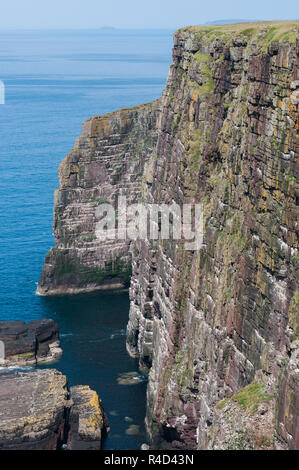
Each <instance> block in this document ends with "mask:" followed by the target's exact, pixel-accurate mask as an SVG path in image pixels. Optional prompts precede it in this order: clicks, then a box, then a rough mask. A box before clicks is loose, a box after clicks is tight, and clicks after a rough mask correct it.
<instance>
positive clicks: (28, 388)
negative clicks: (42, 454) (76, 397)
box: [0, 369, 68, 450]
mask: <svg viewBox="0 0 299 470" xmlns="http://www.w3.org/2000/svg"><path fill="white" fill-rule="evenodd" d="M67 403H68V390H67V380H66V377H65V376H63V375H62V374H61V373H60V372H57V371H55V370H50V369H48V370H35V371H30V372H18V373H8V374H1V376H0V449H2V450H3V449H4V450H10V449H14V450H19V449H27V450H35V449H38V450H54V449H57V448H59V447H60V446H61V445H62V443H63V439H64V429H65V411H66V406H67Z"/></svg>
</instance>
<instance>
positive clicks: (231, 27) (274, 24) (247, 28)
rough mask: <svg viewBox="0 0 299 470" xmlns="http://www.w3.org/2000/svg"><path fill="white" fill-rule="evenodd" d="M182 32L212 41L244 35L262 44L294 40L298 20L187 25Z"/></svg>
mask: <svg viewBox="0 0 299 470" xmlns="http://www.w3.org/2000/svg"><path fill="white" fill-rule="evenodd" d="M179 31H182V32H191V33H195V37H196V39H198V40H207V41H212V40H214V39H216V38H218V37H219V38H222V39H229V38H230V37H233V36H234V37H236V36H240V37H244V38H247V39H252V40H256V41H258V42H260V43H262V44H268V43H270V42H273V41H274V42H295V41H296V39H298V38H299V21H265V22H256V23H236V24H225V25H213V26H187V27H185V28H182V29H180V30H179Z"/></svg>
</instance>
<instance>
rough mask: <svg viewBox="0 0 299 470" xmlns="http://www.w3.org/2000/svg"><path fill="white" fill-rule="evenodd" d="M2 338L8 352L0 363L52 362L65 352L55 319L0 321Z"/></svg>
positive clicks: (5, 351) (4, 353)
mask: <svg viewBox="0 0 299 470" xmlns="http://www.w3.org/2000/svg"><path fill="white" fill-rule="evenodd" d="M0 341H1V342H2V349H4V351H3V352H2V354H1V357H0V365H1V366H5V367H10V366H20V367H21V366H28V365H35V364H40V363H47V362H52V361H55V360H56V359H58V358H59V357H60V356H61V355H62V349H61V348H60V342H59V333H58V326H57V324H56V322H55V321H54V320H51V319H41V320H33V321H30V322H29V323H27V324H26V323H25V322H23V321H12V322H8V321H7V322H5V321H2V322H0Z"/></svg>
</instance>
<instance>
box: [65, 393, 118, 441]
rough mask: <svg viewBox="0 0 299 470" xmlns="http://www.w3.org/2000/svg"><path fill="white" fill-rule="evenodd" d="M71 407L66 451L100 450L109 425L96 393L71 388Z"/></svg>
mask: <svg viewBox="0 0 299 470" xmlns="http://www.w3.org/2000/svg"><path fill="white" fill-rule="evenodd" d="M70 397H71V400H72V407H71V411H70V416H69V434H68V443H67V448H68V450H96V449H99V448H101V442H102V438H103V435H102V433H103V432H104V433H105V434H106V433H107V432H108V431H109V423H108V421H107V418H106V415H105V413H104V410H103V406H102V403H101V402H100V401H99V397H98V395H97V393H96V392H94V391H93V390H90V388H89V387H87V386H83V385H78V386H76V387H71V390H70Z"/></svg>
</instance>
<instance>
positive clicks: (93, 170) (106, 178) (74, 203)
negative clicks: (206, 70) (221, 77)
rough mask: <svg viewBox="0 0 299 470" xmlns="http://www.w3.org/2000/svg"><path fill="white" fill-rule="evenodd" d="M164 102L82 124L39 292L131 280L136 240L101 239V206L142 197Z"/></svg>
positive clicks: (67, 163) (64, 175)
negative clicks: (144, 179) (122, 199)
mask: <svg viewBox="0 0 299 470" xmlns="http://www.w3.org/2000/svg"><path fill="white" fill-rule="evenodd" d="M159 107H160V103H159V101H156V102H153V103H149V104H145V105H141V106H138V107H136V108H132V109H122V110H120V111H116V112H114V113H110V114H107V115H105V116H96V117H93V118H91V119H89V120H88V121H86V122H85V123H84V124H83V127H82V136H81V137H80V138H79V139H78V140H77V142H76V146H75V148H74V149H73V150H72V151H71V152H70V154H69V155H68V156H67V157H66V158H65V160H64V161H63V162H62V164H61V165H60V168H59V181H60V187H59V189H58V190H57V191H56V193H55V209H54V228H53V229H54V235H55V241H56V245H55V247H54V248H53V249H52V250H51V251H50V252H49V253H48V254H47V256H46V260H45V264H44V267H43V271H42V274H41V279H40V282H39V285H38V289H37V292H38V293H39V294H42V295H50V294H59V293H66V292H68V293H77V292H86V291H89V290H95V289H108V288H120V287H124V286H128V285H129V282H130V276H131V254H130V252H129V250H130V245H131V243H130V241H128V240H126V239H125V238H124V239H117V240H107V241H105V242H103V241H101V240H99V239H98V238H97V235H96V227H97V221H98V220H99V218H98V217H97V208H98V206H99V205H101V204H103V203H109V204H111V205H112V206H113V207H115V208H116V209H117V207H118V197H119V196H125V197H126V200H127V204H132V203H137V202H140V201H141V187H142V176H143V173H144V171H146V168H147V163H148V160H149V157H150V155H151V153H152V151H153V149H154V148H155V146H156V142H157V120H158V115H159ZM116 219H117V216H116ZM116 224H117V220H116Z"/></svg>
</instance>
